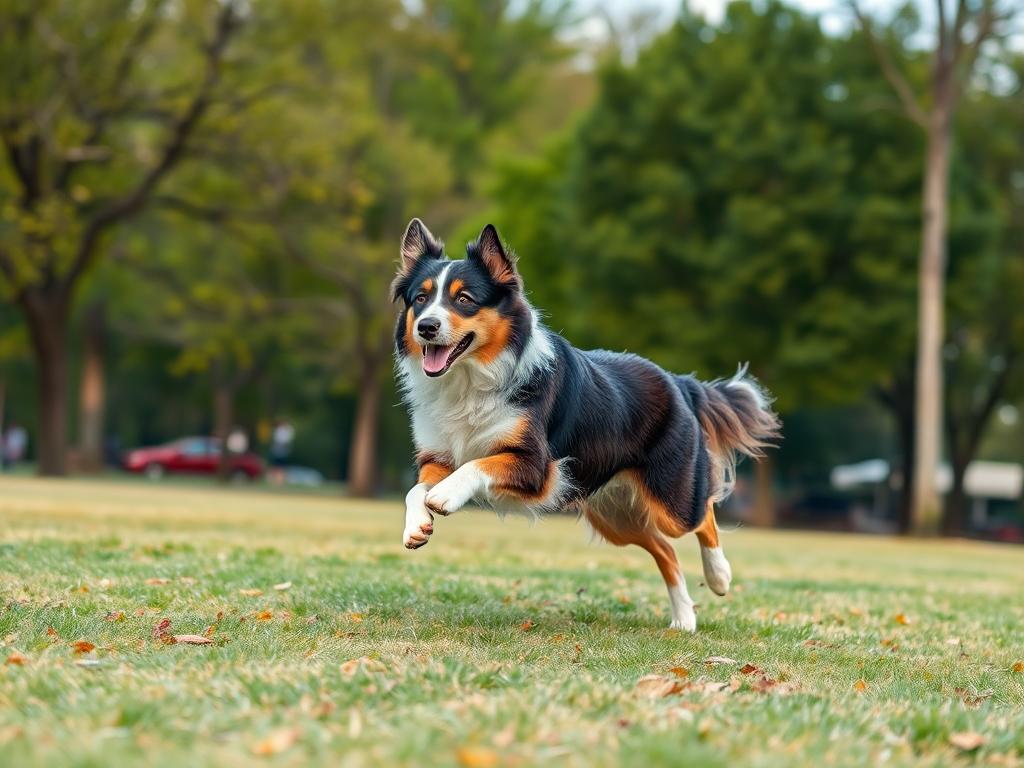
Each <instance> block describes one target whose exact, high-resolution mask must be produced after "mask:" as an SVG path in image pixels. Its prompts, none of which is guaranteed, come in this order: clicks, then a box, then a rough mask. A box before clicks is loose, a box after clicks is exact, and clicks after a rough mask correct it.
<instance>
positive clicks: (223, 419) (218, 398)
mask: <svg viewBox="0 0 1024 768" xmlns="http://www.w3.org/2000/svg"><path fill="white" fill-rule="evenodd" d="M234 420H235V393H234V390H233V389H232V387H231V385H230V384H226V383H216V384H214V387H213V434H214V437H216V438H217V439H218V440H219V441H220V464H219V465H218V467H217V475H218V477H220V479H221V480H227V479H228V470H229V469H230V467H231V464H230V461H229V458H230V457H229V454H228V437H229V436H230V435H231V427H232V426H233V425H234Z"/></svg>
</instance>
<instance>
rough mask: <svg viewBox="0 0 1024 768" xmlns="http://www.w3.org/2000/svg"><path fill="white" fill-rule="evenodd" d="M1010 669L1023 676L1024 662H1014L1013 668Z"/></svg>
mask: <svg viewBox="0 0 1024 768" xmlns="http://www.w3.org/2000/svg"><path fill="white" fill-rule="evenodd" d="M1010 669H1012V670H1013V671H1014V672H1016V673H1017V674H1018V675H1019V674H1021V673H1024V661H1015V662H1013V666H1012V667H1010Z"/></svg>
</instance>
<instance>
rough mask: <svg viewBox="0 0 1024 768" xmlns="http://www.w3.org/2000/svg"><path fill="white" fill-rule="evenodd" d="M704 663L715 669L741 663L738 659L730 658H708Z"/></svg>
mask: <svg viewBox="0 0 1024 768" xmlns="http://www.w3.org/2000/svg"><path fill="white" fill-rule="evenodd" d="M704 663H705V664H707V665H709V666H712V667H715V666H718V665H719V664H738V663H739V662H738V661H736V659H730V658H729V657H728V656H708V657H707V658H706V659H704Z"/></svg>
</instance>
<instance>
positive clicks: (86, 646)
mask: <svg viewBox="0 0 1024 768" xmlns="http://www.w3.org/2000/svg"><path fill="white" fill-rule="evenodd" d="M71 647H72V648H73V649H74V651H75V653H92V652H93V651H95V650H96V646H95V645H94V644H93V643H90V642H89V641H88V640H75V642H73V643H72V644H71Z"/></svg>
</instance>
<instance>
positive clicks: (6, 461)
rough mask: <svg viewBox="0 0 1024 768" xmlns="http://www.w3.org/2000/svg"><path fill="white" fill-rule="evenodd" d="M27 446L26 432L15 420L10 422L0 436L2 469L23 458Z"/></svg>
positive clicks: (12, 465) (10, 466)
mask: <svg viewBox="0 0 1024 768" xmlns="http://www.w3.org/2000/svg"><path fill="white" fill-rule="evenodd" d="M27 448H28V432H27V431H26V430H25V428H24V427H23V426H21V425H20V424H18V423H17V422H11V425H10V426H9V427H8V428H7V431H6V432H5V433H4V434H3V435H2V436H0V459H2V464H3V468H4V469H9V468H12V467H14V465H15V464H17V463H18V462H19V461H21V460H22V459H24V458H25V451H26V449H27Z"/></svg>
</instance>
